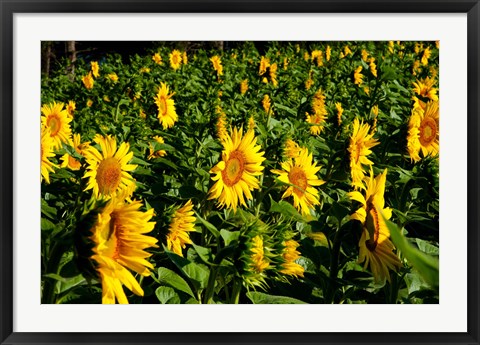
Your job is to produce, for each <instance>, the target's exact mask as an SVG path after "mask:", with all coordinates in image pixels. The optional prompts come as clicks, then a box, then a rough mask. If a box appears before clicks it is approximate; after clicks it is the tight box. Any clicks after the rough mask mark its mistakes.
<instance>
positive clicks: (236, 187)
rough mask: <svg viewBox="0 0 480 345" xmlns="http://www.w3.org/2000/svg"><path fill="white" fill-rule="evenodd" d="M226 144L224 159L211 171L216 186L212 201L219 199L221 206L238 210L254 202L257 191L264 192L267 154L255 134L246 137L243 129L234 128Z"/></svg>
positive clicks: (250, 133)
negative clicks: (259, 179)
mask: <svg viewBox="0 0 480 345" xmlns="http://www.w3.org/2000/svg"><path fill="white" fill-rule="evenodd" d="M222 145H223V151H222V160H221V161H220V162H219V163H218V164H217V165H216V166H214V167H213V168H212V169H211V170H210V173H211V174H214V176H213V177H212V180H213V181H215V183H214V185H213V186H212V187H211V188H210V190H209V192H208V193H209V197H208V198H209V199H217V200H218V204H219V206H220V207H224V206H226V207H227V208H228V209H233V210H234V211H236V209H237V207H238V205H243V206H247V204H246V202H245V201H246V200H251V199H253V196H252V193H251V192H252V191H253V190H254V189H260V184H259V181H258V176H260V175H261V174H262V171H263V169H264V167H263V166H262V162H263V161H264V160H265V158H264V157H263V155H264V152H262V151H260V150H261V147H260V145H257V138H256V137H255V133H254V131H252V130H249V131H247V132H246V133H245V135H243V130H242V129H241V128H240V129H237V128H233V130H232V133H231V135H227V136H226V138H225V140H224V141H223V142H222Z"/></svg>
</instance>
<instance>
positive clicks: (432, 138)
mask: <svg viewBox="0 0 480 345" xmlns="http://www.w3.org/2000/svg"><path fill="white" fill-rule="evenodd" d="M439 136H440V127H439V105H438V102H437V101H430V102H428V103H427V104H426V105H425V108H422V107H421V106H418V107H414V108H413V110H412V115H411V117H410V120H409V122H408V136H407V150H408V153H409V154H410V158H411V159H412V160H413V161H415V162H418V161H419V160H420V159H421V158H420V155H419V154H420V152H422V155H423V157H427V156H432V157H435V156H437V155H438V153H439V144H440V141H439V140H440V139H439Z"/></svg>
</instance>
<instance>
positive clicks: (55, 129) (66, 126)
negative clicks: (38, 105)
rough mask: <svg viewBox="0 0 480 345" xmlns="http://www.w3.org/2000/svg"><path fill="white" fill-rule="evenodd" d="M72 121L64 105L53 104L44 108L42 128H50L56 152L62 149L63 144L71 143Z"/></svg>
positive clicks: (45, 105)
mask: <svg viewBox="0 0 480 345" xmlns="http://www.w3.org/2000/svg"><path fill="white" fill-rule="evenodd" d="M71 121H72V119H71V118H69V117H68V112H67V110H66V109H63V103H56V102H53V103H51V104H44V105H43V106H42V126H43V127H48V129H49V131H48V133H49V134H50V136H51V137H52V139H53V149H54V150H56V149H59V148H61V147H62V143H66V144H68V143H70V142H71V137H72V130H71V128H70V122H71Z"/></svg>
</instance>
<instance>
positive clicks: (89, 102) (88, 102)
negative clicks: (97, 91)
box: [87, 98, 93, 108]
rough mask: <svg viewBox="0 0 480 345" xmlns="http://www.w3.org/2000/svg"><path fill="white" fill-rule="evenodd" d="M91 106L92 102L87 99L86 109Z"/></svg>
mask: <svg viewBox="0 0 480 345" xmlns="http://www.w3.org/2000/svg"><path fill="white" fill-rule="evenodd" d="M92 105H93V101H92V100H91V99H90V98H89V99H87V107H89V108H90V107H91V106H92Z"/></svg>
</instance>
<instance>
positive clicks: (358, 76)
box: [353, 66, 363, 85]
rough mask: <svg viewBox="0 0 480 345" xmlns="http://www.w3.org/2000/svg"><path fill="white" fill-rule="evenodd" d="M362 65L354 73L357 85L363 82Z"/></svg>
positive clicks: (354, 80)
mask: <svg viewBox="0 0 480 345" xmlns="http://www.w3.org/2000/svg"><path fill="white" fill-rule="evenodd" d="M362 69H363V67H362V66H358V67H357V69H356V70H355V72H354V73H353V82H354V83H355V85H361V84H362V83H363V74H362Z"/></svg>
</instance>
